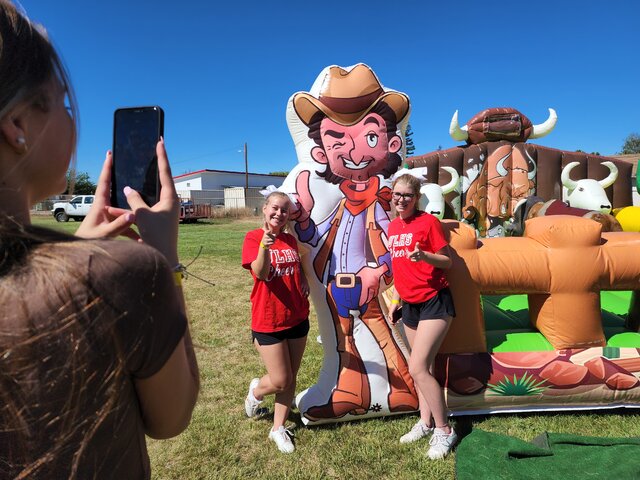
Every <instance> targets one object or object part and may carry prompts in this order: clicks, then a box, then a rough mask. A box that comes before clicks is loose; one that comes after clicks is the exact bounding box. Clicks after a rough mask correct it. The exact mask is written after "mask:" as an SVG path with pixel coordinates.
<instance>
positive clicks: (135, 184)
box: [111, 106, 164, 208]
mask: <svg viewBox="0 0 640 480" xmlns="http://www.w3.org/2000/svg"><path fill="white" fill-rule="evenodd" d="M161 136H164V112H163V110H162V108H160V107H158V106H148V107H132V108H119V109H117V110H116V111H115V113H114V116H113V166H112V169H111V206H113V207H118V208H129V204H128V203H127V199H126V197H125V195H124V193H123V191H122V189H123V188H124V187H127V186H128V187H131V188H133V189H134V190H136V191H137V192H139V193H140V195H141V196H142V198H143V200H144V201H145V203H146V204H147V205H148V206H153V205H154V204H156V203H157V202H158V199H159V191H160V188H159V181H158V157H157V155H156V145H157V143H158V141H159V140H160V137H161Z"/></svg>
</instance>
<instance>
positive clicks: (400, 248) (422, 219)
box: [388, 211, 449, 303]
mask: <svg viewBox="0 0 640 480" xmlns="http://www.w3.org/2000/svg"><path fill="white" fill-rule="evenodd" d="M388 238H389V253H391V267H392V268H391V269H392V271H393V283H394V285H395V287H396V290H397V291H398V294H399V295H400V298H401V299H402V300H403V301H405V302H408V303H422V302H426V301H427V300H429V299H430V298H431V297H433V296H434V295H435V294H436V293H437V292H438V291H440V290H442V289H443V288H445V287H448V286H449V283H448V282H447V279H446V278H445V275H444V271H443V270H442V269H440V268H436V267H434V266H433V265H431V264H429V263H427V262H412V261H411V260H409V259H408V258H407V257H406V250H407V249H408V250H409V251H410V252H412V251H413V250H414V249H415V248H416V242H417V243H420V248H421V249H422V250H424V251H425V252H430V253H436V252H437V251H438V250H440V249H442V248H443V247H445V246H446V245H447V240H446V239H445V238H444V233H443V231H442V225H440V221H439V220H438V219H437V218H436V217H434V216H433V215H431V214H429V213H425V212H422V211H417V212H416V214H415V215H413V216H411V217H410V218H408V219H406V220H403V219H402V218H400V217H396V218H395V219H394V220H393V221H392V222H391V223H390V224H389V230H388Z"/></svg>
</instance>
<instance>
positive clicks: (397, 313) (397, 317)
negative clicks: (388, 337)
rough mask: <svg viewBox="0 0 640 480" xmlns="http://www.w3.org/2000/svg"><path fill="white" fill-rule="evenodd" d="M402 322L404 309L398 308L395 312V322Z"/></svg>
mask: <svg viewBox="0 0 640 480" xmlns="http://www.w3.org/2000/svg"><path fill="white" fill-rule="evenodd" d="M400 320H402V307H400V308H398V309H397V310H396V311H395V312H393V322H394V323H397V322H399V321H400Z"/></svg>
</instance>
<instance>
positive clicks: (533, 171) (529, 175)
mask: <svg viewBox="0 0 640 480" xmlns="http://www.w3.org/2000/svg"><path fill="white" fill-rule="evenodd" d="M524 153H525V154H526V155H527V158H528V159H529V161H530V162H531V165H533V168H532V169H531V170H530V171H529V173H527V178H528V179H529V180H535V178H536V173H537V172H538V166H537V165H536V162H535V160H534V159H533V158H531V155H529V152H527V149H526V148H525V149H524ZM514 210H515V209H514Z"/></svg>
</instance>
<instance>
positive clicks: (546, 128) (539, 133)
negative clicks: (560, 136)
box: [529, 108, 558, 138]
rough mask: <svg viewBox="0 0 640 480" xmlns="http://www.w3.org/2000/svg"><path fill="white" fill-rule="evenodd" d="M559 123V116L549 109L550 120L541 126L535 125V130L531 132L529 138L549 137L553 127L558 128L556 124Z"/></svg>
mask: <svg viewBox="0 0 640 480" xmlns="http://www.w3.org/2000/svg"><path fill="white" fill-rule="evenodd" d="M557 121H558V114H556V111H555V110H554V109H553V108H550V109H549V118H547V120H546V121H545V122H544V123H541V124H540V125H534V126H533V130H532V131H531V135H529V138H540V137H544V136H545V135H549V134H550V133H551V130H553V127H555V126H556V122H557Z"/></svg>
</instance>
